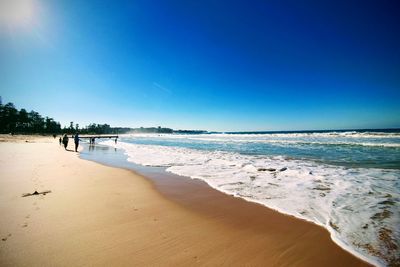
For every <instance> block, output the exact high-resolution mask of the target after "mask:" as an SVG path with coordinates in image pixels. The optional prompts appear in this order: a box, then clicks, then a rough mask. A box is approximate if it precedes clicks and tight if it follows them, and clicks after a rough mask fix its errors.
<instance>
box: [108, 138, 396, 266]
mask: <svg viewBox="0 0 400 267" xmlns="http://www.w3.org/2000/svg"><path fill="white" fill-rule="evenodd" d="M102 144H104V145H107V146H112V147H116V148H120V149H123V150H124V152H125V154H126V156H127V160H128V161H129V162H133V163H135V164H141V165H144V166H163V167H165V168H166V171H168V172H171V173H174V174H177V175H180V176H182V179H185V177H190V178H194V179H201V180H203V181H205V182H206V183H208V184H209V185H210V186H211V187H213V188H215V189H217V190H219V191H222V192H224V193H227V194H230V195H233V196H236V197H240V198H244V199H246V200H248V201H252V202H256V203H260V204H262V205H265V206H267V207H269V208H272V209H275V210H278V211H280V212H282V213H285V214H289V215H292V216H295V217H298V218H301V219H304V220H307V221H310V222H313V223H315V224H318V225H321V226H323V227H325V228H326V229H327V230H328V231H329V232H330V233H331V237H332V239H333V240H334V241H335V242H336V243H337V244H339V245H340V246H342V247H343V248H345V249H346V250H348V251H350V252H352V253H353V254H355V255H357V256H358V257H360V258H362V259H364V260H366V261H368V262H370V263H373V264H375V265H381V266H386V265H391V264H395V263H397V264H398V263H399V261H400V259H399V255H400V227H399V226H400V204H399V200H400V131H398V130H391V131H390V130H386V131H383V130H382V131H319V132H269V133H267V132H265V133H213V134H132V135H125V136H121V138H120V140H119V141H118V143H117V144H115V142H114V141H111V140H110V141H105V142H102Z"/></svg>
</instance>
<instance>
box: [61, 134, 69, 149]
mask: <svg viewBox="0 0 400 267" xmlns="http://www.w3.org/2000/svg"><path fill="white" fill-rule="evenodd" d="M62 142H63V144H64V148H65V150H67V146H68V136H67V134H64V137H63V139H62Z"/></svg>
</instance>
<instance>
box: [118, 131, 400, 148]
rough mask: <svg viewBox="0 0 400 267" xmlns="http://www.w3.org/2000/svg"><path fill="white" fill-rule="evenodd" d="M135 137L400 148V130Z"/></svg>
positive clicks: (141, 136)
mask: <svg viewBox="0 0 400 267" xmlns="http://www.w3.org/2000/svg"><path fill="white" fill-rule="evenodd" d="M126 136H127V137H133V138H137V139H140V138H143V139H146V138H158V139H166V140H188V141H190V140H194V141H204V142H220V143H265V144H268V143H269V144H275V145H282V146H285V145H348V146H364V147H388V148H400V133H379V132H376V133H371V132H366V133H358V132H325V133H268V134H196V135H186V134H131V135H126Z"/></svg>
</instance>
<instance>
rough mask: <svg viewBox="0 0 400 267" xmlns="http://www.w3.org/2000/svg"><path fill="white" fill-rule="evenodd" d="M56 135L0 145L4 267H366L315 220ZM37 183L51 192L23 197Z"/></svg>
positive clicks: (1, 254) (0, 253) (0, 259)
mask: <svg viewBox="0 0 400 267" xmlns="http://www.w3.org/2000/svg"><path fill="white" fill-rule="evenodd" d="M57 142H58V141H57V140H56V139H55V140H53V139H52V138H49V140H48V142H46V143H45V142H43V141H42V140H41V141H40V142H39V141H38V143H23V144H22V143H19V144H18V143H15V142H8V143H0V146H2V147H1V158H0V160H1V161H0V165H1V166H0V167H1V168H0V169H1V177H2V178H1V180H0V183H1V184H0V185H1V186H0V190H1V191H0V192H1V194H0V198H1V201H0V211H1V213H2V214H3V215H4V216H2V218H0V226H1V227H0V237H1V238H2V239H4V238H5V239H6V240H4V241H1V242H0V246H1V247H0V265H2V266H9V265H17V266H26V265H30V266H32V265H36V266H39V265H41V266H43V265H45V266H49V265H57V266H67V265H75V266H76V265H78V266H79V265H88V264H91V265H133V264H141V265H144V264H147V265H149V264H150V265H163V266H165V265H181V266H182V265H197V266H205V265H208V266H215V265H226V266H232V265H233V266H239V265H245V264H247V265H251V266H265V265H272V266H293V265H296V266H320V265H325V266H338V265H341V266H367V265H368V264H367V263H365V262H363V261H362V260H360V259H358V258H356V257H355V256H353V255H351V254H350V253H348V252H346V251H345V250H343V249H342V248H340V247H339V246H338V245H336V244H335V243H334V242H333V241H332V240H331V239H330V236H329V233H328V231H326V229H324V228H322V227H320V226H317V225H314V224H312V223H309V222H306V221H302V220H300V219H296V218H294V217H291V216H287V215H283V214H281V213H278V212H276V211H274V210H271V209H268V208H266V207H264V206H261V205H258V204H255V203H250V202H247V201H245V200H242V199H238V198H234V197H231V196H228V195H225V194H223V193H221V192H218V191H216V190H214V189H212V188H210V187H208V186H207V185H206V184H205V183H203V182H200V181H196V180H189V179H187V180H186V179H178V180H177V179H174V178H173V177H172V176H170V175H168V174H166V175H164V174H163V175H162V176H153V177H150V180H149V179H148V178H149V177H143V176H142V175H139V174H137V173H134V172H132V171H129V170H124V169H120V168H113V167H108V166H104V165H102V164H98V163H95V162H92V161H87V160H82V159H80V158H79V157H78V156H77V154H76V153H73V152H66V151H64V149H63V148H61V147H59V146H58V144H57ZM70 148H72V142H71V143H70ZM16 162H18V164H16ZM36 189H38V191H42V190H51V191H52V192H51V193H49V194H47V195H45V196H31V197H27V198H21V194H23V193H26V192H31V191H34V190H36ZM9 234H11V236H9Z"/></svg>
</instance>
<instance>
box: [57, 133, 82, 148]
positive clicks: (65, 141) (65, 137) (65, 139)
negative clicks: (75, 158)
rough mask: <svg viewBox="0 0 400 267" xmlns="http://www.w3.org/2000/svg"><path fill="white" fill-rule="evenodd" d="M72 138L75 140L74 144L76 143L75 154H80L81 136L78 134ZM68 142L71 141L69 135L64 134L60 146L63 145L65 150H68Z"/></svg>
mask: <svg viewBox="0 0 400 267" xmlns="http://www.w3.org/2000/svg"><path fill="white" fill-rule="evenodd" d="M72 138H74V142H75V152H78V147H79V140H80V139H79V134H78V133H76V134H75V136H72ZM68 141H69V138H68V136H67V134H64V136H63V138H61V137H60V139H59V142H60V145H61V144H63V145H64V148H65V150H67V146H68Z"/></svg>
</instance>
